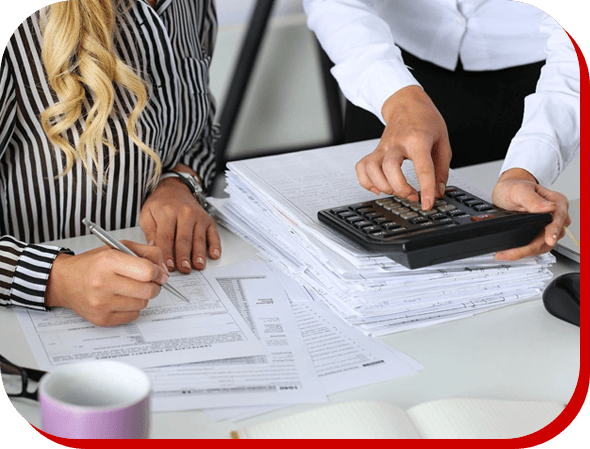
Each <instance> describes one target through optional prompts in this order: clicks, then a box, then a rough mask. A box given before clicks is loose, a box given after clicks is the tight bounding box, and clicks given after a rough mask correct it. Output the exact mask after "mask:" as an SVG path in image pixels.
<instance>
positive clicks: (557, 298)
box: [543, 273, 580, 326]
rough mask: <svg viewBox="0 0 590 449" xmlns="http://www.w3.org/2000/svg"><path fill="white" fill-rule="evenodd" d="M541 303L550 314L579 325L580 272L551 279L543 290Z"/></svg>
mask: <svg viewBox="0 0 590 449" xmlns="http://www.w3.org/2000/svg"><path fill="white" fill-rule="evenodd" d="M543 304H545V308H546V309H547V311H548V312H549V313H550V314H551V315H553V316H555V317H557V318H559V319H561V320H564V321H567V322H568V323H572V324H575V325H576V326H580V273H567V274H562V275H561V276H558V277H556V278H555V279H553V280H552V281H551V282H550V283H549V285H548V286H547V288H546V289H545V291H544V292H543Z"/></svg>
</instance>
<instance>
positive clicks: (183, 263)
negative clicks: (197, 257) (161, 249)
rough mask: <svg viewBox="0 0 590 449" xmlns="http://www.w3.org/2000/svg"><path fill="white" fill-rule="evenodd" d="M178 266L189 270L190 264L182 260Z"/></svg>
mask: <svg viewBox="0 0 590 449" xmlns="http://www.w3.org/2000/svg"><path fill="white" fill-rule="evenodd" d="M180 265H181V266H182V268H187V269H189V270H190V269H191V264H190V262H189V261H188V260H183V261H182V263H181V264H180Z"/></svg>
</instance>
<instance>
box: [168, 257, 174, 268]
mask: <svg viewBox="0 0 590 449" xmlns="http://www.w3.org/2000/svg"><path fill="white" fill-rule="evenodd" d="M166 265H167V266H168V269H169V270H174V261H173V260H172V259H168V260H167V261H166Z"/></svg>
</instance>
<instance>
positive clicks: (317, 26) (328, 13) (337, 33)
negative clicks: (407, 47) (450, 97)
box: [303, 0, 420, 123]
mask: <svg viewBox="0 0 590 449" xmlns="http://www.w3.org/2000/svg"><path fill="white" fill-rule="evenodd" d="M303 7H304V9H305V12H306V14H307V24H308V27H309V28H310V29H311V30H312V31H313V32H314V33H315V34H316V36H317V38H318V40H319V41H320V44H321V45H322V47H323V48H324V50H325V51H326V53H327V54H328V56H329V57H330V59H331V60H332V62H334V67H333V68H332V74H333V75H334V77H335V78H336V80H337V81H338V84H339V86H340V89H341V90H342V92H343V94H344V96H345V97H346V98H347V99H348V100H350V102H351V103H353V104H355V105H357V106H359V107H361V108H363V109H366V110H368V111H370V112H372V113H373V114H375V116H377V117H378V118H379V119H380V120H381V121H382V122H383V123H385V121H384V120H383V116H382V115H381V108H382V107H383V103H385V100H387V98H389V97H390V96H391V95H393V94H394V93H395V92H397V91H398V90H400V89H402V88H403V87H406V86H410V85H420V84H419V83H418V82H417V81H416V79H415V78H414V77H413V76H412V75H411V74H410V71H409V70H408V68H407V67H406V66H405V65H404V62H403V60H402V57H401V51H400V49H399V48H398V47H397V46H396V45H395V43H394V41H393V37H392V35H391V31H390V28H389V25H388V24H387V23H386V22H384V21H383V20H382V19H380V18H379V16H378V14H377V13H376V11H375V9H374V8H373V6H372V2H371V1H370V0H364V1H363V0H303Z"/></svg>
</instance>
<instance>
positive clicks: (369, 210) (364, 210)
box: [356, 207, 375, 215]
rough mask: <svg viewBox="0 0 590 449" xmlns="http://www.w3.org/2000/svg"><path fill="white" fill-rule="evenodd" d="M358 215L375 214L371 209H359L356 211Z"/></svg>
mask: <svg viewBox="0 0 590 449" xmlns="http://www.w3.org/2000/svg"><path fill="white" fill-rule="evenodd" d="M356 211H357V213H359V214H363V215H364V214H370V213H371V212H375V209H373V208H372V207H361V208H360V209H357V210H356Z"/></svg>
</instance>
